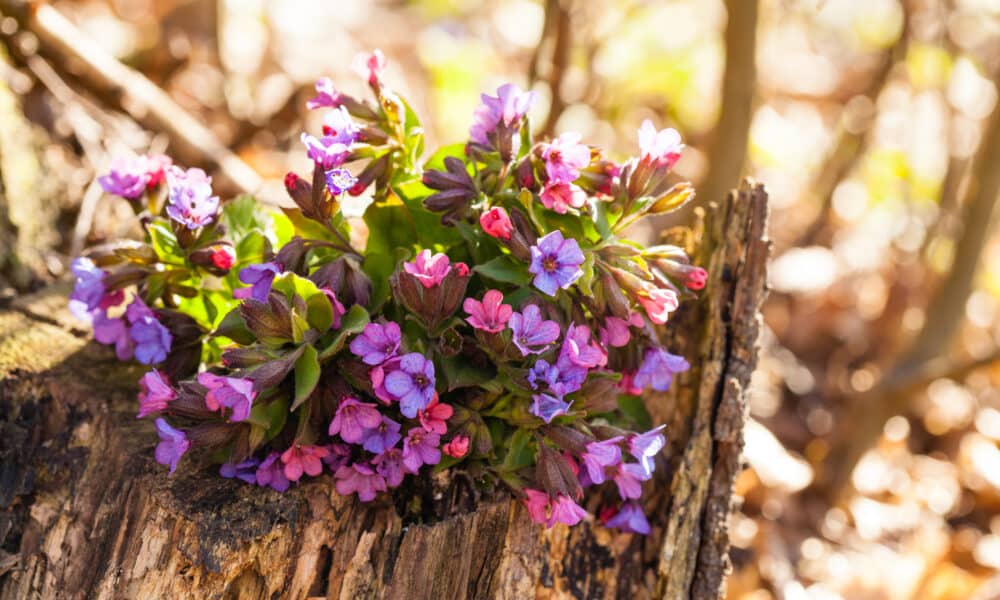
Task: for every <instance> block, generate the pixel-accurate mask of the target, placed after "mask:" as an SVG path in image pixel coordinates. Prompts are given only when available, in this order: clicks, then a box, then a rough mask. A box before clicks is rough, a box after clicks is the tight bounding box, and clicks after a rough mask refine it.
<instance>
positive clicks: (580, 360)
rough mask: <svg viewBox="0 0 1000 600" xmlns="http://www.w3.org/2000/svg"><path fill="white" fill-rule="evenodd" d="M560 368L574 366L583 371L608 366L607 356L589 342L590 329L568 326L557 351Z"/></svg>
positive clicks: (596, 345) (580, 326)
mask: <svg viewBox="0 0 1000 600" xmlns="http://www.w3.org/2000/svg"><path fill="white" fill-rule="evenodd" d="M558 364H559V366H560V368H567V367H569V366H570V365H576V366H578V367H583V368H585V369H593V368H595V367H603V366H604V365H606V364H608V354H607V353H606V352H605V351H604V349H603V348H601V346H600V345H599V344H597V343H596V342H594V341H592V340H591V335H590V328H589V327H587V326H586V325H570V326H569V327H568V328H567V329H566V337H564V338H563V345H562V349H560V350H559V362H558Z"/></svg>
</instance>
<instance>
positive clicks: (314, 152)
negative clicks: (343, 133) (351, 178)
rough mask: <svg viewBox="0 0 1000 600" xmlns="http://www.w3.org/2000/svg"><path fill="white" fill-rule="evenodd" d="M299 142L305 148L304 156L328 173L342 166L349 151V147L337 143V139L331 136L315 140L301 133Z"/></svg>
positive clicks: (313, 137)
mask: <svg viewBox="0 0 1000 600" xmlns="http://www.w3.org/2000/svg"><path fill="white" fill-rule="evenodd" d="M301 140H302V144H303V145H305V147H306V156H308V157H309V158H310V159H311V160H312V161H313V162H314V163H316V164H318V165H319V166H321V167H322V168H323V170H324V171H329V170H330V169H332V168H334V167H339V166H340V165H342V164H344V161H345V160H346V159H347V155H348V154H349V153H350V151H351V148H350V146H348V145H347V144H344V143H343V142H339V141H337V138H335V137H334V136H332V135H324V136H323V137H320V138H317V137H315V136H311V135H309V134H308V133H303V134H302V137H301Z"/></svg>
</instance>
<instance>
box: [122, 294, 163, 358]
mask: <svg viewBox="0 0 1000 600" xmlns="http://www.w3.org/2000/svg"><path fill="white" fill-rule="evenodd" d="M125 317H126V318H127V319H128V321H129V323H130V324H131V327H130V328H129V337H131V338H132V342H133V343H134V344H135V349H134V353H135V359H136V360H137V361H139V362H141V363H142V364H144V365H152V364H156V363H161V362H163V361H165V360H167V354H169V353H170V345H171V344H172V343H173V341H174V336H172V335H170V330H168V329H167V328H166V327H164V326H163V324H162V323H160V322H159V321H158V320H156V314H155V313H154V312H153V311H152V309H150V308H149V307H148V306H146V304H145V303H144V302H143V301H142V300H140V299H139V298H136V299H135V300H134V301H133V302H132V304H129V306H128V308H127V309H125Z"/></svg>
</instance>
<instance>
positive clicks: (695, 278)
mask: <svg viewBox="0 0 1000 600" xmlns="http://www.w3.org/2000/svg"><path fill="white" fill-rule="evenodd" d="M706 281H708V272H707V271H706V270H705V269H702V268H701V267H694V268H692V269H691V270H690V271H689V272H688V274H687V279H685V280H684V285H685V286H686V287H687V288H688V289H691V290H701V289H704V288H705V282H706Z"/></svg>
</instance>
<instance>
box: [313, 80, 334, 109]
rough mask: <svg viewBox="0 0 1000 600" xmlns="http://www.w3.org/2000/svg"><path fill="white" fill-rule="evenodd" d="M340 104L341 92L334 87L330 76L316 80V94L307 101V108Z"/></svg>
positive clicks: (331, 106) (332, 106)
mask: <svg viewBox="0 0 1000 600" xmlns="http://www.w3.org/2000/svg"><path fill="white" fill-rule="evenodd" d="M338 106H340V92H338V91H337V88H335V87H333V81H332V80H331V79H330V78H329V77H320V78H319V79H317V80H316V96H315V97H314V98H312V99H311V100H309V101H307V102H306V108H308V109H309V110H315V109H317V108H323V107H330V108H337V107H338Z"/></svg>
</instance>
